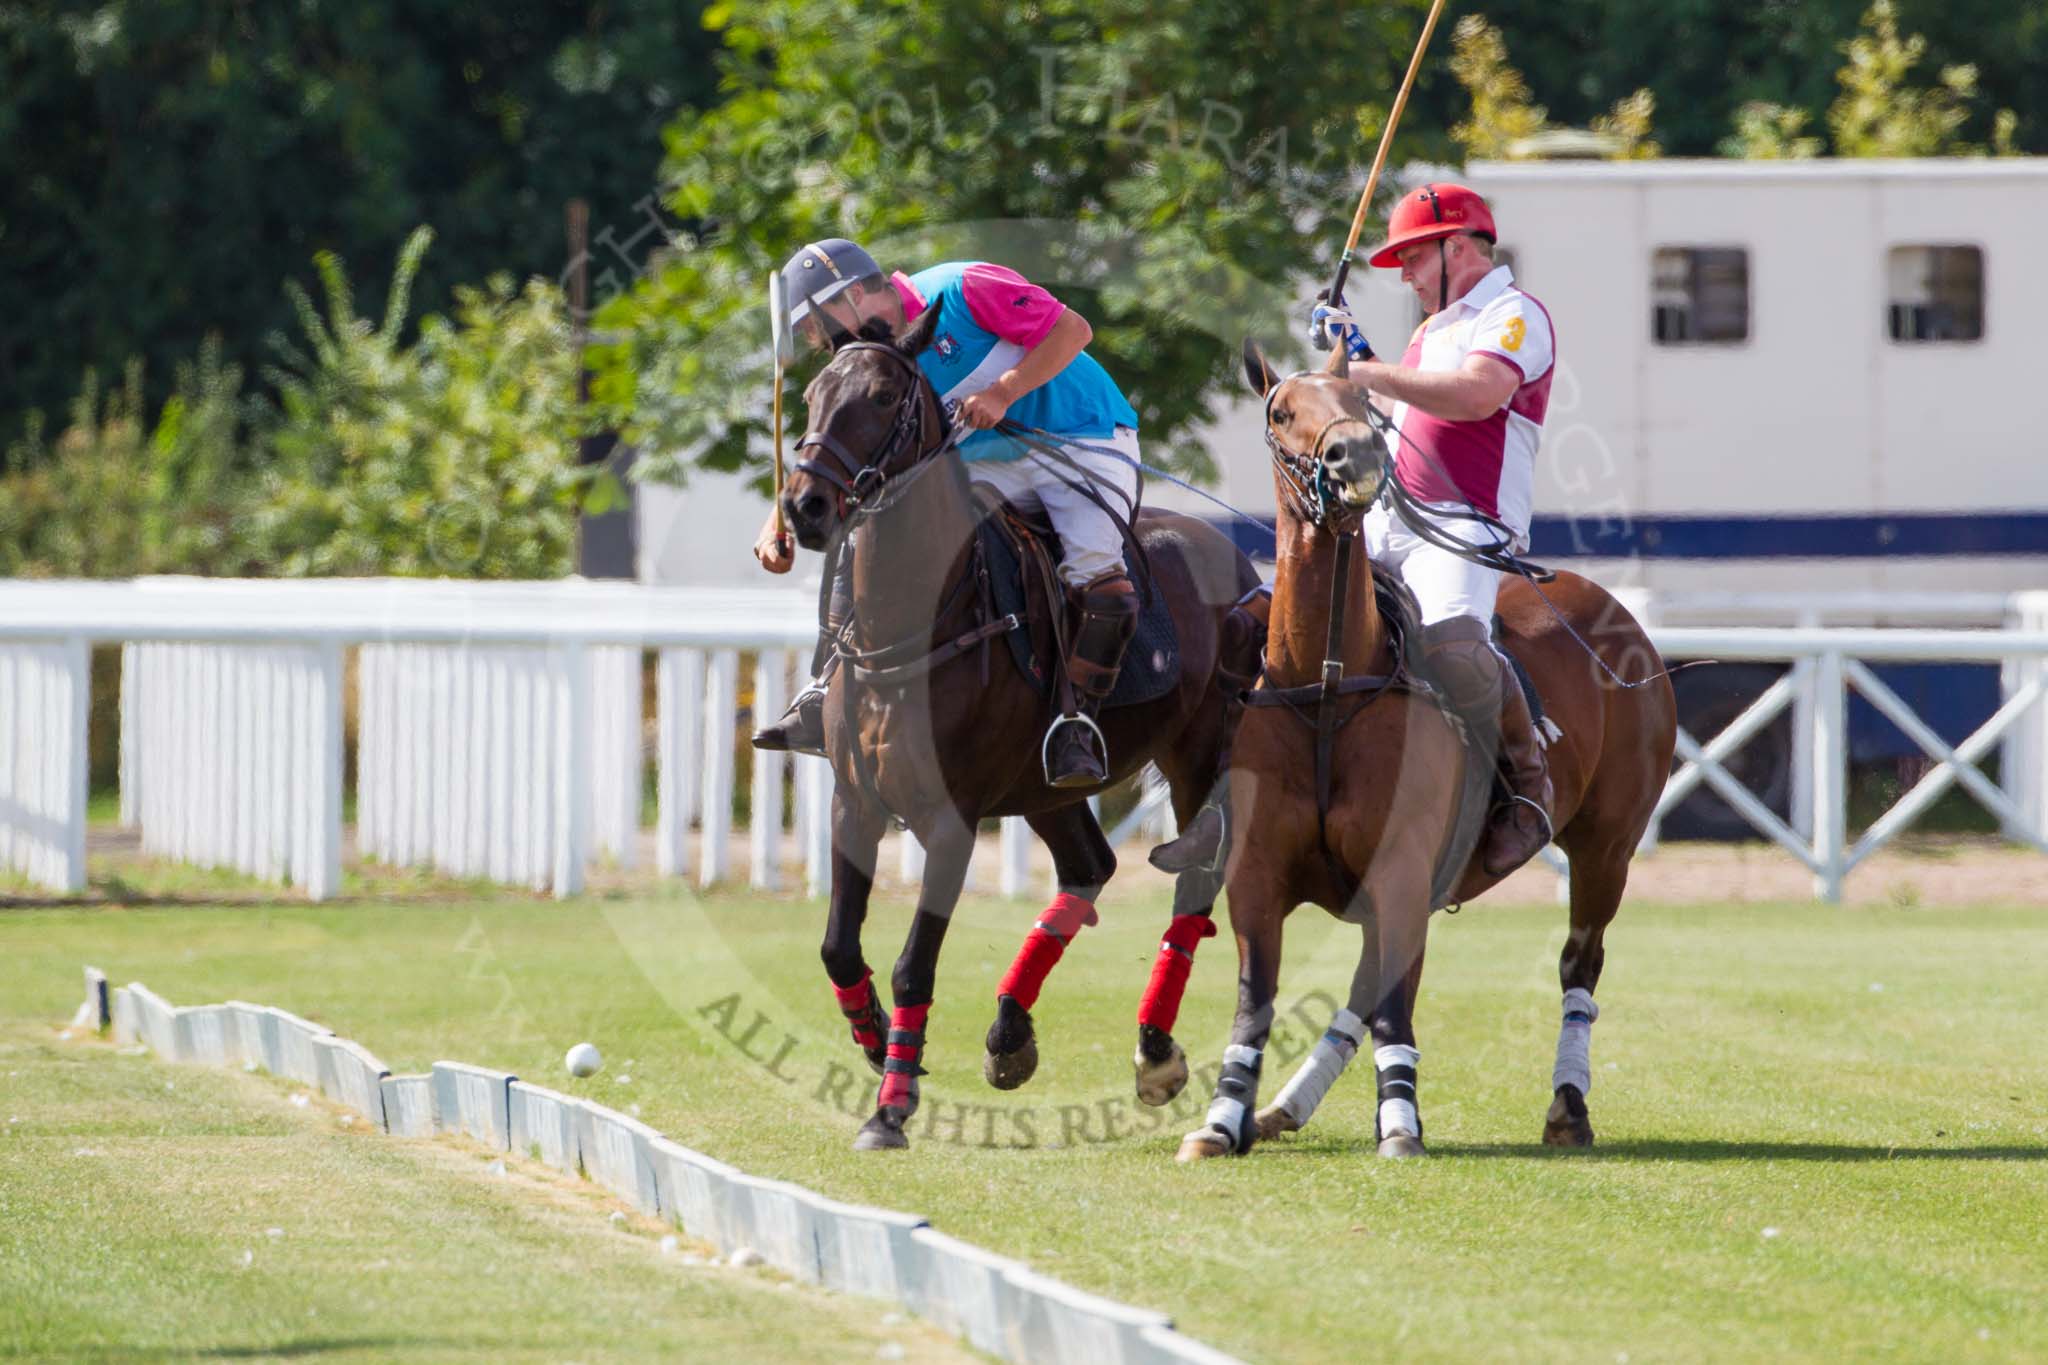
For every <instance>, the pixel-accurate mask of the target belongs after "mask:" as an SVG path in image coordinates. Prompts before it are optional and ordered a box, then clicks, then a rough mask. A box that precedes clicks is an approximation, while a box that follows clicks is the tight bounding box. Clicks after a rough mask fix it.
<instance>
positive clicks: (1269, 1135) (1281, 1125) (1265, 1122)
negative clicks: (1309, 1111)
mask: <svg viewBox="0 0 2048 1365" xmlns="http://www.w3.org/2000/svg"><path fill="white" fill-rule="evenodd" d="M1256 1122H1257V1123H1258V1125H1259V1141H1261V1142H1270V1141H1272V1140H1273V1139H1274V1138H1276V1137H1279V1136H1280V1135H1281V1134H1282V1133H1298V1132H1300V1131H1301V1124H1300V1123H1299V1122H1298V1121H1296V1119H1295V1117H1294V1115H1293V1114H1290V1113H1289V1112H1287V1110H1286V1108H1285V1107H1283V1106H1281V1105H1277V1104H1269V1105H1267V1106H1266V1107H1265V1108H1264V1109H1261V1110H1260V1111H1259V1112H1258V1117H1257V1120H1256Z"/></svg>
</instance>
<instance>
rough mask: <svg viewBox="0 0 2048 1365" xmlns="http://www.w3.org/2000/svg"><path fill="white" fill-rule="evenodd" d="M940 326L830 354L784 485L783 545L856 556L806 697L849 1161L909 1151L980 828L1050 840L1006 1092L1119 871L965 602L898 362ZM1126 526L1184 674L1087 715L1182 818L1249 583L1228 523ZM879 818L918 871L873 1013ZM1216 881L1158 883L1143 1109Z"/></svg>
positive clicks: (959, 558)
mask: <svg viewBox="0 0 2048 1365" xmlns="http://www.w3.org/2000/svg"><path fill="white" fill-rule="evenodd" d="M937 315H938V310H937V309H928V310H926V312H925V313H924V315H923V316H922V317H921V318H920V319H918V321H917V322H915V323H913V324H912V325H911V326H910V327H909V328H907V329H906V330H905V331H904V333H903V334H902V335H901V336H900V337H896V338H891V339H889V340H881V339H869V340H863V341H855V342H850V343H848V344H846V345H843V346H841V347H840V349H839V350H838V352H837V354H836V355H835V356H834V357H833V359H832V360H831V362H830V363H829V364H828V365H826V367H825V368H824V370H823V371H821V372H820V373H819V375H818V377H817V378H816V379H815V380H813V381H812V383H811V386H810V389H809V391H808V393H807V395H806V398H807V401H808V406H809V411H810V428H809V430H808V431H807V433H806V434H805V436H804V438H803V441H802V442H801V443H800V445H799V447H798V450H799V454H800V455H805V454H807V455H809V456H810V458H808V459H804V460H802V461H801V462H800V463H799V464H798V465H797V467H796V470H795V472H794V473H793V474H792V476H791V478H790V480H789V484H788V486H787V489H786V491H785V493H784V497H783V506H784V511H785V513H786V515H787V518H788V521H789V524H790V526H791V527H792V528H793V529H794V530H795V532H796V537H797V541H798V543H799V544H801V545H803V546H804V547H805V548H807V549H814V550H815V549H820V548H823V547H824V546H825V545H826V544H827V543H828V542H829V541H830V540H831V538H833V537H835V536H842V535H844V536H849V537H850V546H849V547H848V548H850V550H851V552H852V554H853V565H854V568H853V589H854V592H853V600H854V610H853V622H852V625H851V639H850V642H849V644H848V645H847V646H846V647H844V648H843V649H842V661H841V664H840V666H839V667H838V668H837V669H836V670H835V671H834V673H833V677H832V681H831V684H830V691H829V693H828V694H827V698H826V702H825V706H824V716H825V742H826V751H827V753H828V755H829V756H830V758H831V762H832V767H833V772H834V775H835V778H836V782H835V785H834V789H833V796H832V898H831V910H830V915H829V918H828V920H827V922H826V926H825V940H824V945H823V950H822V955H823V957H824V961H825V970H826V973H827V975H829V976H830V977H831V980H832V986H833V990H834V993H835V994H836V995H837V997H838V999H839V1004H840V1008H841V1010H842V1012H843V1013H845V1014H846V1016H847V1018H848V1019H849V1020H850V1021H851V1022H852V1026H853V1034H854V1039H855V1041H856V1042H857V1043H859V1044H860V1045H861V1046H862V1048H863V1049H864V1050H865V1051H866V1052H867V1054H868V1060H869V1062H870V1064H871V1065H873V1066H874V1067H875V1068H876V1070H878V1071H880V1072H881V1073H882V1084H881V1089H880V1093H879V1095H878V1096H877V1104H876V1109H875V1112H874V1114H873V1116H872V1117H870V1118H869V1119H868V1121H867V1123H866V1124H865V1125H864V1126H863V1127H862V1128H861V1130H860V1134H859V1136H858V1137H857V1138H856V1139H855V1142H854V1146H855V1147H856V1148H857V1149H860V1150H869V1149H875V1148H887V1147H903V1146H907V1145H908V1140H907V1139H906V1138H905V1136H904V1131H903V1129H904V1121H905V1120H906V1119H908V1118H909V1117H910V1115H911V1114H912V1113H913V1112H914V1111H915V1110H916V1108H917V1102H918V1083H917V1077H918V1076H919V1075H921V1074H922V1071H921V1069H920V1067H919V1064H918V1063H919V1059H920V1058H921V1056H922V1054H923V1049H924V1032H925V1021H926V1017H927V1014H928V1013H929V1011H930V1009H931V1005H932V998H933V989H934V982H935V977H936V970H937V965H938V957H939V949H940V946H941V944H942V942H943V940H944V938H945V934H946V926H947V924H948V922H949V921H950V919H951V916H952V913H953V908H954V905H955V903H956V902H957V901H958V899H959V896H960V890H961V886H962V883H963V880H964V878H965V876H966V873H967V863H968V858H969V856H970V855H971V853H972V852H973V848H974V835H975V828H976V825H977V824H978V823H979V822H980V821H981V820H983V819H985V818H987V817H990V816H1001V815H1021V816H1023V817H1024V818H1025V820H1027V821H1028V822H1029V823H1030V826H1031V829H1032V830H1033V831H1034V832H1035V833H1036V834H1037V835H1038V837H1039V838H1041V839H1043V840H1044V841H1045V843H1046V845H1047V847H1048V848H1050V849H1051V851H1052V856H1053V864H1054V868H1055V871H1056V873H1057V876H1058V883H1059V894H1058V896H1056V897H1055V898H1054V900H1053V902H1052V904H1051V905H1049V906H1048V907H1047V908H1046V910H1045V911H1044V912H1042V913H1041V915H1040V916H1039V920H1038V923H1037V924H1036V926H1034V928H1033V929H1032V931H1031V933H1030V934H1029V936H1027V938H1026V939H1025V943H1024V946H1023V948H1022V949H1021V950H1020V952H1019V953H1018V956H1017V960H1016V962H1015V963H1014V964H1013V965H1012V967H1011V968H1010V972H1009V974H1008V975H1007V976H1006V977H1005V978H1004V979H1003V982H1002V984H1001V986H1000V987H999V988H998V998H997V1002H996V1006H997V1009H996V1018H995V1022H994V1023H993V1024H992V1025H991V1026H990V1028H989V1032H988V1040H987V1056H986V1058H985V1059H984V1067H983V1069H984V1073H985V1074H986V1075H987V1076H988V1078H989V1080H990V1082H991V1083H993V1084H995V1085H997V1086H998V1087H1000V1088H1003V1089H1009V1088H1012V1087H1014V1086H1017V1085H1021V1084H1023V1082H1024V1081H1025V1080H1027V1079H1029V1077H1030V1075H1031V1073H1032V1071H1033V1070H1034V1069H1035V1067H1036V1064H1037V1047H1036V1043H1035V1041H1034V1038H1033V1032H1032V1025H1031V1015H1030V1010H1031V1007H1032V1005H1033V1004H1034V1003H1036V1000H1037V996H1038V991H1039V987H1040V986H1041V985H1042V983H1043V981H1044V978H1045V974H1046V973H1047V972H1048V971H1049V970H1050V969H1051V967H1052V965H1053V963H1054V962H1056V961H1057V960H1058V958H1059V955H1060V953H1061V952H1062V951H1063V949H1064V947H1065V944H1066V943H1067V941H1069V940H1071V939H1072V938H1073V936H1074V934H1075V933H1076V932H1077V931H1078V930H1079V929H1080V928H1081V927H1082V926H1083V925H1085V924H1092V923H1095V922H1096V916H1095V901H1096V899H1097V898H1098V897H1099V896H1100V894H1101V891H1102V887H1103V884H1104V883H1106V882H1107V881H1108V880H1109V878H1110V876H1111V874H1112V873H1113V872H1115V870H1116V857H1115V855H1114V854H1113V853H1112V852H1111V851H1110V847H1109V842H1108V840H1107V839H1105V838H1104V837H1103V833H1102V828H1101V826H1100V825H1099V824H1097V823H1096V819H1095V815H1094V813H1093V812H1092V811H1091V810H1090V809H1089V807H1088V804H1087V797H1088V796H1089V795H1090V792H1089V791H1088V790H1087V789H1085V788H1084V789H1080V790H1074V789H1055V788H1053V787H1050V786H1048V785H1047V784H1046V782H1045V780H1044V774H1043V769H1042V767H1041V764H1040V754H1039V737H1040V735H1042V734H1043V733H1044V731H1045V729H1046V726H1047V723H1048V721H1049V720H1050V718H1051V712H1050V706H1051V703H1050V702H1048V701H1047V700H1046V699H1045V698H1044V697H1043V696H1042V695H1041V693H1040V692H1039V691H1038V689H1037V688H1036V686H1035V685H1034V684H1033V683H1032V682H1031V681H1029V680H1027V679H1026V678H1025V677H1024V676H1023V675H1022V673H1021V672H1019V671H1018V670H1017V669H1016V668H1015V667H1013V666H1012V665H1011V663H1010V661H1009V660H1008V659H1007V658H1006V657H1005V655H1006V653H1007V647H1006V644H1005V642H1004V640H1003V638H1002V633H1003V631H1004V629H1005V626H1004V623H1003V622H1002V621H1000V620H991V619H990V618H991V616H992V609H989V610H984V609H983V606H982V598H983V595H982V593H981V592H980V591H978V586H979V585H978V583H977V566H978V564H979V561H978V560H977V559H976V557H975V555H974V552H973V539H974V533H975V528H976V526H977V524H978V522H979V521H980V519H981V517H982V515H983V514H982V512H981V511H980V509H979V508H977V506H976V505H975V503H974V501H973V500H972V498H971V497H970V493H969V485H968V478H967V473H966V467H965V465H964V464H963V462H962V461H961V459H960V458H959V455H958V454H957V452H955V451H954V450H953V449H952V446H951V443H950V441H949V440H948V439H947V436H946V418H945V414H944V411H943V409H942V408H941V406H940V403H939V399H938V396H937V394H936V393H935V392H934V391H933V389H932V386H931V383H930V381H929V380H928V379H927V378H926V377H925V375H924V372H923V370H922V369H920V368H919V366H918V364H917V362H916V359H915V357H916V356H917V354H918V353H919V352H920V351H921V350H922V349H923V348H924V347H925V346H927V345H929V344H931V341H932V332H933V325H934V323H935V321H936V319H937ZM1136 530H1137V533H1138V538H1139V540H1140V542H1141V543H1142V544H1143V545H1144V547H1145V549H1146V552H1147V555H1146V557H1147V559H1148V560H1149V564H1150V570H1151V586H1152V591H1154V592H1156V593H1159V594H1162V595H1163V596H1164V598H1165V600H1166V602H1167V603H1168V604H1169V606H1170V608H1171V612H1172V617H1173V625H1174V629H1175V631H1176V633H1177V637H1178V643H1179V651H1180V670H1181V671H1180V675H1179V677H1178V680H1177V681H1176V682H1175V683H1174V685H1173V687H1172V689H1171V690H1170V691H1168V692H1167V693H1166V694H1165V695H1164V696H1163V697H1161V698H1160V699H1159V700H1156V701H1153V702H1149V703H1144V704H1140V705H1132V706H1125V707H1118V708H1114V709H1108V710H1105V711H1103V712H1102V714H1101V716H1100V718H1099V723H1100V725H1101V728H1102V731H1103V734H1104V736H1105V738H1106V741H1107V745H1108V750H1109V756H1110V760H1111V764H1112V767H1111V771H1110V781H1111V782H1117V781H1121V780H1123V779H1124V778H1126V777H1128V776H1130V775H1131V774H1133V773H1135V772H1136V771H1137V770H1138V769H1139V768H1141V767H1142V766H1143V765H1144V764H1145V763H1146V762H1148V761H1150V762H1153V763H1156V764H1157V765H1158V767H1159V770H1160V772H1161V773H1162V774H1164V776H1165V778H1166V780H1167V782H1168V784H1169V786H1170V788H1171V795H1172V799H1173V806H1174V810H1175V812H1176V813H1177V814H1178V816H1179V818H1180V820H1181V821H1182V823H1183V825H1186V824H1188V823H1190V822H1192V821H1194V819H1195V817H1196V816H1197V814H1198V812H1200V810H1201V808H1202V806H1203V804H1204V803H1205V802H1207V801H1210V800H1211V799H1212V795H1213V790H1214V788H1215V784H1216V781H1217V775H1218V773H1219V772H1220V771H1221V768H1222V765H1223V763H1224V761H1225V756H1226V754H1227V750H1228V741H1229V735H1230V732H1231V728H1232V721H1233V719H1234V707H1235V703H1234V699H1233V694H1234V692H1235V690H1236V689H1235V688H1226V687H1222V686H1219V684H1218V672H1217V666H1218V663H1219V656H1220V654H1221V649H1222V640H1223V625H1224V620H1225V617H1226V615H1227V614H1228V612H1229V611H1230V609H1231V607H1232V606H1233V604H1234V603H1236V601H1237V600H1238V599H1239V597H1241V596H1242V595H1243V594H1244V593H1245V591H1246V590H1248V589H1250V588H1253V587H1255V586H1256V585H1257V583H1258V575H1257V574H1256V572H1255V571H1254V570H1253V569H1252V567H1251V564H1250V561H1248V560H1247V559H1246V558H1245V557H1244V555H1243V554H1242V553H1240V552H1239V551H1238V550H1237V549H1236V547H1235V546H1233V545H1232V544H1231V543H1230V541H1229V540H1228V539H1227V538H1226V537H1225V536H1223V535H1222V534H1221V533H1220V532H1218V531H1216V530H1215V529H1214V528H1212V527H1210V526H1207V525H1205V524H1204V523H1202V522H1200V521H1196V520H1194V519H1192V518H1188V517H1181V516H1175V515H1171V514H1165V513H1151V512H1148V513H1145V514H1144V515H1142V516H1141V517H1140V518H1139V519H1138V523H1137V527H1136ZM1133 567H1134V568H1135V566H1133ZM1061 606H1062V604H1058V603H1055V604H1054V610H1059V609H1061ZM991 656H993V657H991ZM891 816H894V817H896V818H897V819H899V820H901V821H902V822H903V823H904V824H905V825H906V826H907V827H908V828H909V830H910V831H911V833H913V834H914V835H916V836H917V839H918V841H919V843H921V844H922V845H923V846H924V849H925V870H924V882H923V886H922V888H921V890H920V892H919V895H918V900H917V910H916V914H915V917H914V918H913V920H912V922H911V927H910V933H909V937H908V939H907V941H906V942H905V943H904V946H903V952H902V954H901V956H899V957H898V958H897V960H896V966H895V971H894V973H893V975H892V977H891V981H890V985H891V989H892V992H893V994H894V1005H895V1008H894V1011H893V1014H892V1015H891V1016H890V1017H889V1018H887V1019H886V1020H885V1019H884V1018H883V1015H882V1012H881V1005H880V1002H879V1000H878V998H877V996H876V992H875V988H874V984H873V981H872V979H871V978H872V973H871V972H870V970H869V968H868V965H867V962H866V960H865V959H864V958H863V956H862V953H861V942H860V935H861V924H862V921H863V920H864V919H865V917H866V915H867V906H868V897H869V893H870V890H871V888H872V884H873V877H874V866H875V850H876V845H877V843H878V842H879V840H880V839H881V836H882V833H883V828H884V825H885V824H886V823H887V821H888V819H889V818H890V817H891ZM1221 886H1222V876H1221V872H1220V870H1217V869H1197V870H1195V871H1191V872H1184V873H1182V875H1181V876H1180V877H1179V879H1178V880H1177V881H1176V884H1175V890H1174V903H1173V918H1172V920H1171V921H1170V923H1169V925H1168V928H1167V930H1166V934H1165V939H1164V942H1162V944H1161V945H1160V949H1159V953H1158V956H1157V958H1156V959H1155V962H1154V970H1153V976H1152V980H1151V983H1150V986H1149V987H1148V989H1147V991H1146V993H1145V997H1144V999H1143V1002H1142V1004H1141V1007H1140V1010H1139V1016H1138V1022H1139V1030H1138V1049H1137V1054H1136V1056H1135V1058H1134V1064H1135V1067H1136V1073H1137V1090H1138V1097H1139V1099H1141V1100H1142V1101H1144V1102H1145V1103H1147V1104H1153V1105H1161V1104H1165V1103H1167V1102H1169V1101H1170V1100H1172V1099H1173V1098H1174V1096H1176V1095H1177V1094H1179V1093H1180V1090H1181V1087H1182V1086H1183V1085H1185V1084H1186V1081H1187V1059H1186V1057H1185V1055H1184V1054H1183V1053H1182V1050H1181V1048H1180V1046H1179V1045H1178V1044H1177V1043H1175V1042H1174V1041H1173V1037H1172V1030H1173V1024H1174V1019H1175V1016H1176V1014H1177V1012H1178V1010H1179V1006H1180V999H1181V993H1182V990H1183V988H1184V987H1185V985H1186V982H1187V974H1188V971H1189V969H1190V967H1191V966H1192V963H1193V957H1194V950H1195V947H1196V945H1197V944H1198V943H1199V942H1200V941H1201V940H1202V939H1203V938H1206V937H1209V936H1211V935H1213V934H1214V933H1215V925H1214V923H1213V922H1212V921H1211V919H1210V911H1211V909H1212V907H1213V905H1214V902H1215V898H1216V895H1217V892H1218V891H1219V890H1220V889H1221ZM885 1029H886V1043H885V1040H884V1030H885Z"/></svg>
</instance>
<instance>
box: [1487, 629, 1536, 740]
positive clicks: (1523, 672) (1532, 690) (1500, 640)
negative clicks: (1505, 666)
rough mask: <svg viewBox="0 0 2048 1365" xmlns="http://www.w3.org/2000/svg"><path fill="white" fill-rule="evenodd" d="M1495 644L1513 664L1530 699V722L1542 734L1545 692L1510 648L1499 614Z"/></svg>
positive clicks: (1517, 677)
mask: <svg viewBox="0 0 2048 1365" xmlns="http://www.w3.org/2000/svg"><path fill="white" fill-rule="evenodd" d="M1493 645H1494V648H1495V649H1498V650H1499V651H1500V653H1501V657H1502V658H1504V659H1506V660H1507V661H1508V663H1510V664H1511V665H1513V667H1514V672H1515V681H1516V682H1518V683H1520V684H1521V685H1522V695H1523V696H1524V697H1526V698H1527V699H1528V701H1529V722H1530V724H1532V725H1534V726H1535V727H1536V733H1538V734H1542V733H1543V694H1542V693H1540V692H1538V691H1537V690H1536V680H1535V679H1534V678H1532V677H1530V676H1529V670H1528V669H1526V668H1524V667H1523V666H1522V661H1521V660H1520V659H1517V658H1516V657H1515V655H1514V651H1512V650H1510V649H1509V648H1508V640H1507V631H1506V630H1505V629H1504V628H1503V627H1502V624H1501V619H1500V618H1499V617H1498V616H1496V617H1494V618H1493Z"/></svg>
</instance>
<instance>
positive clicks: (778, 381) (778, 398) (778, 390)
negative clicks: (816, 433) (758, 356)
mask: <svg viewBox="0 0 2048 1365" xmlns="http://www.w3.org/2000/svg"><path fill="white" fill-rule="evenodd" d="M783 534H784V532H783V527H782V357H781V356H777V357H775V539H776V540H777V541H780V540H781V539H782V537H783Z"/></svg>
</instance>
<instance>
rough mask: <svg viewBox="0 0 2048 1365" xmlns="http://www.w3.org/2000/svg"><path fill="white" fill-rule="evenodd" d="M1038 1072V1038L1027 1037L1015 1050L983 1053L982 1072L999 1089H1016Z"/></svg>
mask: <svg viewBox="0 0 2048 1365" xmlns="http://www.w3.org/2000/svg"><path fill="white" fill-rule="evenodd" d="M1037 1073H1038V1040H1037V1039H1036V1038H1026V1039H1025V1040H1024V1046H1022V1047H1020V1048H1018V1049H1017V1050H1016V1051H1015V1052H987V1053H983V1054H982V1058H981V1074H982V1076H983V1077H985V1078H986V1079H987V1081H988V1083H989V1084H990V1085H992V1086H994V1087H995V1088H996V1089H998V1090H1015V1089H1016V1088H1017V1087H1018V1086H1020V1085H1022V1084H1024V1082H1026V1081H1028V1080H1030V1079H1031V1078H1032V1077H1033V1076H1034V1075H1036V1074H1037Z"/></svg>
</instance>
